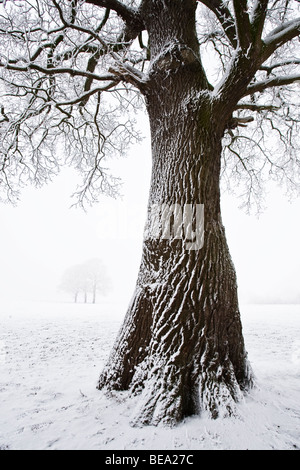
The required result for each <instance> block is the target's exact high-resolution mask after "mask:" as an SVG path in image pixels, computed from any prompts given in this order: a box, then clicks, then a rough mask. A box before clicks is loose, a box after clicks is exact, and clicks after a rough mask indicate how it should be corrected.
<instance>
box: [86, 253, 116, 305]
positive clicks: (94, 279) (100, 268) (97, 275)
mask: <svg viewBox="0 0 300 470" xmlns="http://www.w3.org/2000/svg"><path fill="white" fill-rule="evenodd" d="M82 273H83V275H84V278H85V283H86V292H88V293H90V294H91V295H92V302H93V303H96V297H97V294H101V295H106V293H107V292H108V290H109V289H110V280H109V278H108V276H107V273H106V268H105V266H104V264H103V263H102V261H101V260H100V259H97V258H95V259H90V260H89V261H87V262H86V263H84V264H83V265H82Z"/></svg>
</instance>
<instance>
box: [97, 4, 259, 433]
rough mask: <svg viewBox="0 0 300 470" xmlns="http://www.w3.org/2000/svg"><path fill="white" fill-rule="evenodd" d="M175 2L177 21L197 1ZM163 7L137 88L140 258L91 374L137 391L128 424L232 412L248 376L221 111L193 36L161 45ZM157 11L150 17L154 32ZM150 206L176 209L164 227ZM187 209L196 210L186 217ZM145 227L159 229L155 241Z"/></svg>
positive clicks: (108, 384) (108, 383)
mask: <svg viewBox="0 0 300 470" xmlns="http://www.w3.org/2000/svg"><path fill="white" fill-rule="evenodd" d="M148 3H149V4H151V5H152V4H153V3H156V2H148ZM163 3H165V4H166V5H169V6H170V5H171V4H172V3H169V0H167V1H166V2H163ZM175 3H176V5H177V6H178V5H183V4H184V5H185V6H186V8H185V7H183V10H182V15H183V18H184V15H185V16H186V15H187V14H189V15H192V9H191V10H190V11H188V7H187V5H188V4H194V3H195V2H192V1H189V2H186V3H184V2H181V1H180V0H176V2H175ZM170 8H171V7H170ZM170 8H169V10H168V12H169V14H168V15H167V18H166V21H165V23H166V24H168V28H169V29H168V30H166V35H165V37H164V36H163V35H162V34H161V35H160V36H159V38H157V37H156V36H155V34H154V33H153V37H151V31H152V30H151V25H149V27H148V31H150V40H151V39H152V55H154V56H155V59H154V60H153V63H152V69H151V73H150V75H149V76H150V80H149V85H148V87H147V90H146V91H145V96H146V103H147V111H148V114H149V119H150V126H151V137H152V158H153V166H152V180H151V187H150V196H149V207H148V220H147V224H146V232H145V233H146V235H145V240H144V246H143V256H142V262H141V267H140V271H139V275H138V280H137V286H136V291H135V294H134V296H133V299H132V302H131V305H130V307H129V309H128V312H127V315H126V318H125V321H124V324H123V327H122V328H121V331H120V333H119V336H118V339H117V341H116V344H115V346H114V349H113V351H112V353H111V356H110V358H109V361H108V364H107V365H106V367H105V369H104V371H103V372H102V374H101V376H100V380H99V388H102V387H107V388H108V389H114V390H126V389H131V390H132V392H133V393H141V397H140V408H139V411H138V412H137V414H136V417H135V418H134V419H133V422H134V423H135V424H158V423H159V422H163V423H168V424H174V423H176V422H178V421H180V420H181V419H183V418H184V417H185V416H190V415H193V414H196V413H199V412H200V411H201V410H207V411H209V412H210V414H211V415H212V417H217V416H219V415H220V414H222V415H224V414H230V413H232V412H233V411H234V403H235V402H236V401H237V400H238V399H239V398H240V397H241V394H242V391H243V390H245V389H247V388H248V387H249V386H250V385H251V382H252V378H251V371H250V368H249V365H248V362H247V357H246V352H245V347H244V341H243V336H242V326H241V321H240V314H239V307H238V298H237V284H236V275H235V270H234V267H233V264H232V261H231V257H230V254H229V250H228V246H227V242H226V237H225V231H224V227H223V225H222V221H221V215H220V189H219V188H220V184H219V179H220V162H221V140H222V136H223V132H224V128H225V125H226V119H227V118H228V116H227V112H225V111H224V115H223V116H222V115H220V109H221V108H220V107H219V108H217V107H216V106H214V102H213V100H212V98H211V96H210V93H209V92H208V91H207V81H206V79H205V77H204V76H203V71H202V66H201V62H200V58H199V55H198V51H197V48H196V45H195V42H194V40H193V37H186V38H185V37H184V35H185V34H188V33H185V32H181V33H180V31H178V32H177V34H178V37H179V39H180V41H179V40H178V41H173V43H172V44H170V45H167V44H166V43H167V39H168V37H169V35H170V29H171V28H172V27H173V23H172V14H171V13H172V11H171V10H170ZM187 12H188V13H187ZM173 13H174V11H173ZM174 14H175V13H174ZM176 14H178V12H177V13H176ZM162 16H163V14H162V13H161V15H159V16H158V17H157V18H153V16H152V17H151V16H150V18H152V19H153V20H154V23H155V22H156V23H155V24H156V28H158V29H159V27H161V25H160V26H158V25H157V21H163V18H162ZM167 20H168V21H167ZM177 22H178V21H177ZM188 22H189V21H188V18H185V21H183V20H182V21H181V22H180V24H182V25H185V29H184V31H190V29H189V28H187V27H186V25H187V24H188ZM154 28H155V25H153V30H154ZM160 31H163V29H161V30H160ZM168 31H169V32H168ZM173 33H174V32H172V34H173ZM189 34H190V33H189ZM155 40H156V42H155ZM159 41H161V44H160V43H159ZM187 42H189V43H188V47H187V45H186V44H187ZM167 46H168V47H167ZM163 49H164V51H166V52H165V53H163V54H161V53H159V51H161V50H163ZM205 86H206V89H204V87H205ZM200 205H203V206H201V207H203V210H204V212H203V215H204V238H203V240H201V243H199V239H198V240H196V241H195V240H193V239H192V240H191V236H192V235H193V233H192V232H193V231H194V232H195V233H196V234H197V233H198V235H199V234H200V231H198V232H197V229H199V227H196V224H199V220H195V212H196V208H197V207H200ZM153 208H156V209H157V212H159V209H160V208H162V211H164V210H165V209H166V208H167V209H168V208H175V213H174V215H173V216H171V217H170V220H168V219H167V222H168V223H169V222H170V226H169V228H167V230H166V224H164V219H163V218H162V217H163V216H161V217H160V219H159V218H158V219H157V220H154V219H153V214H154V213H155V211H153ZM189 208H193V209H194V218H193V219H191V217H190V219H191V220H189V217H188V216H191V210H190V212H189V211H188V209H189ZM176 210H177V213H176ZM180 211H181V213H180ZM169 215H170V214H169ZM176 217H177V219H176ZM153 224H154V225H155V224H156V225H157V227H158V228H159V229H160V234H159V236H158V237H157V236H156V234H153ZM188 224H189V225H188Z"/></svg>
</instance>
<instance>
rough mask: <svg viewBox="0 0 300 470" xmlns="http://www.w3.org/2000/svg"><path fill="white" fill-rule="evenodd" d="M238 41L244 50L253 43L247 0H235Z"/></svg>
mask: <svg viewBox="0 0 300 470" xmlns="http://www.w3.org/2000/svg"><path fill="white" fill-rule="evenodd" d="M233 7H234V13H235V23H236V31H237V36H238V41H239V44H240V46H241V48H242V49H243V50H247V49H248V47H249V45H250V44H251V40H252V38H251V25H250V19H249V15H248V12H247V9H248V6H247V0H233Z"/></svg>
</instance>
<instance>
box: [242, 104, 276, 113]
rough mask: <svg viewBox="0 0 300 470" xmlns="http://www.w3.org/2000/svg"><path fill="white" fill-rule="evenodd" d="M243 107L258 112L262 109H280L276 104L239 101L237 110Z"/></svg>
mask: <svg viewBox="0 0 300 470" xmlns="http://www.w3.org/2000/svg"><path fill="white" fill-rule="evenodd" d="M242 109H244V110H245V109H248V110H249V111H256V112H258V113H259V112H261V111H276V110H278V109H279V107H278V106H274V105H272V104H269V105H267V104H264V105H263V104H253V103H238V104H237V105H236V107H235V111H238V110H242Z"/></svg>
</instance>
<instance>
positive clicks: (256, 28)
mask: <svg viewBox="0 0 300 470" xmlns="http://www.w3.org/2000/svg"><path fill="white" fill-rule="evenodd" d="M268 3H269V0H256V2H255V4H254V7H253V10H252V15H251V20H250V21H251V27H252V31H253V33H254V36H255V38H256V40H260V39H261V36H262V32H263V28H264V24H265V19H266V14H267V11H268Z"/></svg>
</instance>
